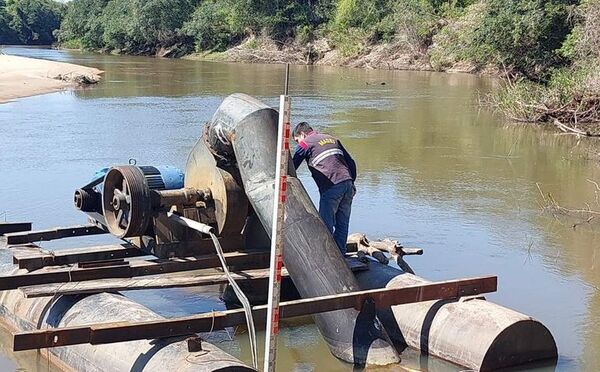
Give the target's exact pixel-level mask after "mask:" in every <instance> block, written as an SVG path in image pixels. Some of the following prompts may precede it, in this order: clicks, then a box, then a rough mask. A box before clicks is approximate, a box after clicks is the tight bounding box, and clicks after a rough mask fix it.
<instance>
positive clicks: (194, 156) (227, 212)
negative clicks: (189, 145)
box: [184, 137, 248, 236]
mask: <svg viewBox="0 0 600 372" xmlns="http://www.w3.org/2000/svg"><path fill="white" fill-rule="evenodd" d="M184 182H185V187H191V188H195V189H209V190H210V192H211V197H212V198H211V199H212V202H211V203H212V204H210V205H209V207H211V208H212V209H214V213H215V218H216V221H217V230H218V232H219V235H224V236H226V235H230V234H239V233H240V232H241V231H242V228H243V227H244V224H245V222H246V216H247V215H248V199H247V198H246V194H245V193H244V189H243V188H242V187H241V186H240V185H239V184H238V182H237V181H236V180H235V177H234V175H233V174H231V173H230V172H228V171H227V170H225V169H222V168H219V167H218V166H217V161H216V160H215V156H214V155H213V153H212V152H211V151H210V150H209V148H208V147H207V146H206V143H205V138H204V137H202V138H200V139H199V140H198V142H196V144H195V145H194V148H193V149H192V151H191V152H190V155H189V156H188V160H187V164H186V168H185V181H184Z"/></svg>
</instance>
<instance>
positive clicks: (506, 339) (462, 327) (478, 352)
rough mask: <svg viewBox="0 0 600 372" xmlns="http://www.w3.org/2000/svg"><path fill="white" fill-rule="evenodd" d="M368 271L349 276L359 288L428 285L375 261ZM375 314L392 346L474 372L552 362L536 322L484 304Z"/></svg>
mask: <svg viewBox="0 0 600 372" xmlns="http://www.w3.org/2000/svg"><path fill="white" fill-rule="evenodd" d="M370 266H371V268H370V270H365V271H359V272H356V273H355V275H356V278H357V279H358V282H359V283H360V285H361V288H362V289H375V288H403V287H406V286H410V285H418V284H426V283H430V282H429V281H428V280H425V279H422V278H419V277H418V276H415V275H412V274H408V273H404V272H402V271H401V270H399V269H396V268H394V267H392V266H387V265H382V264H380V263H378V262H374V261H371V262H370ZM378 315H379V318H380V319H381V321H382V322H383V325H384V327H385V329H386V330H387V331H388V334H389V335H390V337H392V339H394V340H395V341H398V342H402V343H404V344H406V345H408V346H410V347H412V348H415V349H417V350H421V353H423V354H430V355H435V356H437V357H439V358H442V359H445V360H448V361H450V362H453V363H455V364H459V365H461V366H465V367H468V368H471V369H474V370H478V371H479V370H481V371H491V370H497V369H502V368H510V367H516V366H520V365H523V364H526V363H531V362H539V361H544V360H545V361H548V363H553V362H555V361H556V359H557V355H558V352H557V348H556V343H555V341H554V338H553V337H552V334H551V333H550V331H549V330H548V329H547V328H546V327H545V326H544V325H543V324H542V323H540V322H539V321H537V320H535V319H533V318H531V317H529V316H527V315H524V314H521V313H518V312H516V311H513V310H510V309H507V308H505V307H503V306H500V305H497V304H495V303H492V302H488V301H486V300H484V299H479V298H471V299H469V298H467V299H460V300H457V301H426V302H417V303H413V304H406V305H397V306H392V307H391V308H388V309H384V310H380V311H378Z"/></svg>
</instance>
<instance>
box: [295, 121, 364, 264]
mask: <svg viewBox="0 0 600 372" xmlns="http://www.w3.org/2000/svg"><path fill="white" fill-rule="evenodd" d="M293 136H294V141H296V142H297V143H298V146H297V147H296V152H295V153H294V166H295V167H296V169H297V168H298V167H299V166H300V164H302V161H303V160H306V163H307V164H308V169H310V173H311V174H312V177H313V179H314V180H315V183H316V184H317V187H318V188H319V193H320V194H321V198H320V201H319V214H320V215H321V218H322V219H323V222H325V225H326V226H327V228H328V229H329V231H330V232H331V233H332V234H333V238H334V240H335V242H336V243H337V245H338V247H339V248H340V251H341V252H342V254H346V240H347V239H348V227H349V224H350V210H351V208H352V198H354V194H355V193H356V188H355V187H354V181H355V180H356V163H355V162H354V160H353V159H352V157H351V156H350V154H348V152H347V151H346V149H345V148H344V146H342V143H341V142H340V141H339V140H338V139H336V138H334V137H332V136H330V135H327V134H322V133H317V132H316V131H315V130H313V129H312V128H311V126H310V125H308V123H306V122H302V123H299V124H298V125H296V127H295V128H294V132H293Z"/></svg>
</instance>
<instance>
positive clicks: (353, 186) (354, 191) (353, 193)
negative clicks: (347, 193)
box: [352, 182, 356, 197]
mask: <svg viewBox="0 0 600 372" xmlns="http://www.w3.org/2000/svg"><path fill="white" fill-rule="evenodd" d="M355 195H356V185H355V184H354V182H352V197H354V196H355Z"/></svg>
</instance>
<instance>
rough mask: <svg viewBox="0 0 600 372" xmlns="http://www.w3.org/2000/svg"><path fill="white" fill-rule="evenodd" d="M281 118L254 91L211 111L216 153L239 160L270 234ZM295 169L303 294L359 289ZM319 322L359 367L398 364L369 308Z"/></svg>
mask: <svg viewBox="0 0 600 372" xmlns="http://www.w3.org/2000/svg"><path fill="white" fill-rule="evenodd" d="M277 120H278V115H277V111H275V110H273V109H271V108H270V107H268V106H266V105H265V104H263V103H262V102H260V101H258V100H256V99H254V98H252V97H250V96H247V95H244V94H234V95H231V96H229V97H227V98H226V99H225V100H224V101H223V103H222V104H221V106H220V107H219V109H218V110H217V112H216V113H215V115H214V116H213V118H212V121H211V122H210V123H209V124H208V125H209V128H208V131H207V138H206V140H207V142H208V144H209V145H210V147H211V149H212V151H214V152H215V153H217V154H218V155H219V156H221V157H225V158H228V159H230V160H232V161H236V162H237V166H238V169H239V171H240V175H241V178H242V182H243V186H244V189H245V191H246V195H247V196H248V200H249V201H250V203H251V204H252V207H253V208H254V211H255V212H256V214H257V216H258V218H259V219H260V221H261V223H262V225H263V226H264V227H265V230H266V231H267V232H268V233H269V234H270V232H271V222H272V218H273V216H272V211H273V195H274V182H275V160H276V159H275V154H276V149H277ZM289 163H290V164H292V162H291V161H290V162H289ZM291 168H293V165H292V167H291ZM289 174H290V176H289V177H288V182H289V183H288V191H287V201H286V207H285V224H284V229H283V236H284V250H283V260H284V264H285V266H286V268H287V270H288V272H289V273H290V276H291V278H292V280H293V282H294V284H295V285H296V287H297V288H298V291H299V293H300V295H301V296H302V297H305V298H306V297H314V296H324V295H331V294H337V293H343V292H350V291H356V290H359V285H358V283H357V281H356V279H355V278H354V276H353V274H352V272H351V271H350V269H349V268H348V267H347V265H346V263H345V260H344V259H343V257H342V255H341V253H340V251H339V249H338V248H337V246H336V244H335V242H334V240H333V237H332V236H331V234H330V233H329V231H328V230H327V228H326V227H325V225H324V224H323V222H322V221H321V219H320V217H319V214H318V212H317V210H316V209H315V207H314V205H313V203H312V201H311V200H310V197H309V196H308V194H307V192H306V190H305V189H304V187H303V186H302V184H301V182H300V181H299V180H298V179H297V178H295V170H294V169H290V170H289ZM314 319H315V322H316V323H317V326H318V327H319V330H320V332H321V334H322V335H323V337H324V339H325V341H326V342H327V344H328V345H329V348H330V350H331V352H332V353H333V355H335V356H336V357H338V358H340V359H342V360H344V361H347V362H350V363H355V364H357V365H363V364H380V365H384V364H391V363H397V362H399V356H398V354H397V352H396V350H395V349H394V348H393V347H392V346H391V345H390V342H389V338H388V337H387V335H386V334H385V331H383V329H382V327H381V325H380V323H379V321H378V320H377V319H376V318H375V317H374V311H371V312H370V311H369V309H368V307H366V308H365V309H364V310H363V311H361V312H360V313H359V312H358V311H356V310H353V309H349V310H338V311H334V312H330V313H324V314H318V315H315V316H314Z"/></svg>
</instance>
